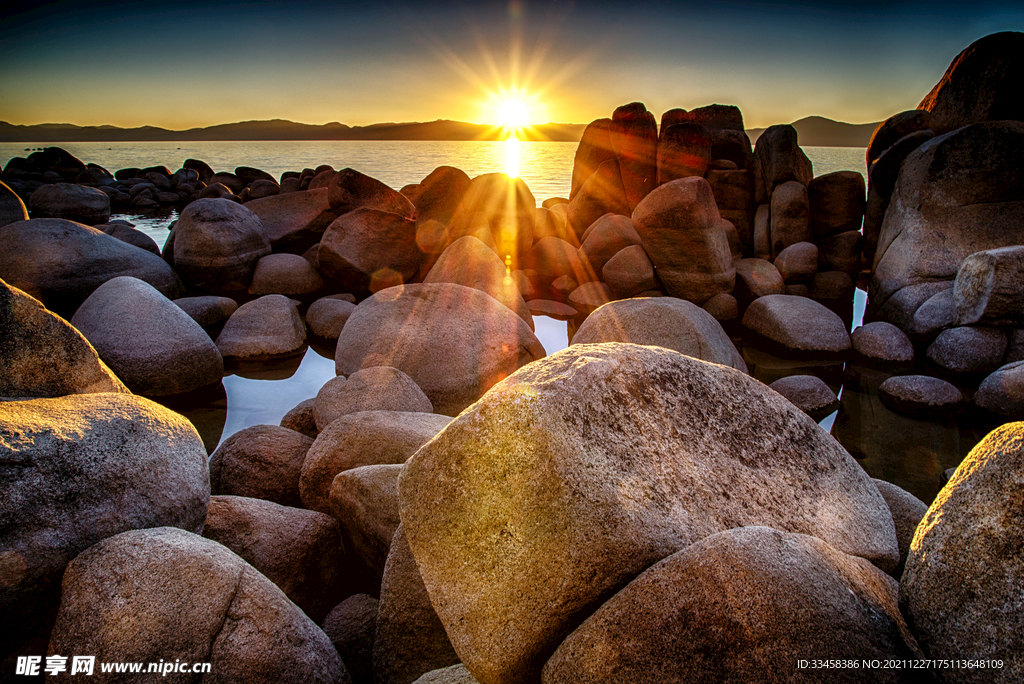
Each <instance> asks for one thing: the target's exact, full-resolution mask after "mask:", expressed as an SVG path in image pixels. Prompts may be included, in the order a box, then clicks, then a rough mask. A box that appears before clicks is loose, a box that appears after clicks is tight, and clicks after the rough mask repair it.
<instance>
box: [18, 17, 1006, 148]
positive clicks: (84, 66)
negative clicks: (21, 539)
mask: <svg viewBox="0 0 1024 684" xmlns="http://www.w3.org/2000/svg"><path fill="white" fill-rule="evenodd" d="M0 8H2V17H0V93H2V97H0V120H3V121H7V122H9V123H15V124H37V123H74V124H79V125H101V124H112V125H116V126H123V127H131V126H141V125H154V126H162V127H164V128H171V129H184V128H190V127H194V126H208V125H212V124H218V123H228V122H234V121H244V120H251V119H271V118H281V119H290V120H292V121H300V122H304V123H311V124H322V123H327V122H331V121H340V122H342V123H346V124H349V125H365V124H370V123H376V122H386V121H431V120H434V119H456V120H462V121H471V122H476V123H495V122H496V117H497V116H498V111H497V110H498V108H499V105H500V100H502V99H504V98H507V97H508V93H509V91H513V90H514V91H516V92H517V93H518V95H519V96H520V97H521V98H523V99H525V101H526V105H527V107H528V117H529V119H530V120H531V123H543V122H547V121H556V122H565V123H586V122H589V121H591V120H593V119H596V118H599V117H604V116H610V115H611V112H612V110H613V109H614V108H615V107H616V106H618V105H620V104H624V103H628V102H632V101H641V102H644V103H645V104H646V105H647V107H648V109H650V110H651V111H652V112H654V113H655V115H656V116H659V117H660V115H661V113H662V112H663V111H665V110H667V109H671V108H673V107H683V108H686V109H691V108H694V107H698V106H701V105H705V104H710V103H713V102H718V103H724V104H736V105H738V106H739V107H740V108H741V109H742V110H743V113H744V117H745V123H746V125H747V126H748V127H755V126H766V125H769V124H773V123H783V122H791V121H794V120H796V119H799V118H801V117H804V116H808V115H812V114H818V115H822V116H827V117H830V118H833V119H837V120H841V121H848V122H851V123H865V122H871V121H878V120H881V119H884V118H886V117H888V116H890V115H892V114H894V113H896V112H899V111H903V110H906V109H913V108H914V107H915V106H916V105H917V103H918V102H919V101H920V99H921V98H922V97H923V96H924V95H925V94H926V93H927V92H928V90H929V89H930V88H931V87H932V85H934V84H935V82H936V81H937V80H938V79H939V78H940V77H941V76H942V74H943V72H944V71H945V69H946V67H947V66H948V65H949V62H950V60H952V59H953V57H955V56H956V54H957V53H958V52H960V51H961V50H962V49H963V48H965V47H966V46H967V45H968V44H970V43H971V42H972V41H974V40H976V39H978V38H980V37H982V36H984V35H987V34H989V33H994V32H996V31H1005V30H1016V31H1024V4H1022V3H1020V2H988V1H987V0H979V1H977V2H969V3H942V2H873V1H871V0H869V1H868V2H860V3H857V4H856V5H851V6H850V7H849V8H846V9H836V8H832V7H829V6H828V5H827V4H826V3H821V2H802V1H795V2H788V3H768V2H732V1H731V0H707V1H706V2H693V3H690V2H672V3H668V2H665V3H657V2H642V1H641V2H639V3H636V4H629V3H625V2H575V3H569V2H526V1H524V2H520V1H518V0H516V1H514V2H511V3H509V2H417V3H393V2H382V3H368V2H364V3H352V2H318V1H312V2H306V1H303V2H294V3H291V6H289V5H287V4H285V3H281V2H261V1H259V0H249V1H247V2H216V1H215V0H210V1H209V2H191V1H190V0H180V1H173V2H168V3H148V2H137V1H136V2H109V3H104V2H96V3H86V2H78V1H76V2H55V3H46V4H42V5H41V4H40V3H38V2H31V3H29V2H18V1H17V0H14V1H11V0H0Z"/></svg>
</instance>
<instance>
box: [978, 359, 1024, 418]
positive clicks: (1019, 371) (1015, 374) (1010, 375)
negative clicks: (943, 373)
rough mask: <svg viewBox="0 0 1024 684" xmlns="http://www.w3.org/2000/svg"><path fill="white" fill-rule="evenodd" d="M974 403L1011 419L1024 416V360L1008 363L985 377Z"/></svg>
mask: <svg viewBox="0 0 1024 684" xmlns="http://www.w3.org/2000/svg"><path fill="white" fill-rule="evenodd" d="M974 403H975V405H976V406H978V407H980V408H983V409H986V410H988V411H992V412H993V413H997V414H999V415H1001V416H1006V417H1007V418H1009V419H1011V420H1020V419H1021V418H1024V361H1016V362H1014V363H1008V364H1006V365H1005V366H1002V367H1001V368H999V369H998V370H997V371H996V372H994V373H992V375H990V376H988V377H987V378H985V379H984V380H983V381H982V382H981V386H980V387H978V391H977V393H975V395H974Z"/></svg>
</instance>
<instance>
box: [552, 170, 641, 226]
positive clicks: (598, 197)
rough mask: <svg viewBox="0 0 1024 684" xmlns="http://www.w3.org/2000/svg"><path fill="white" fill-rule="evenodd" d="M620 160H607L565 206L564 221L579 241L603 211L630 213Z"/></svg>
mask: <svg viewBox="0 0 1024 684" xmlns="http://www.w3.org/2000/svg"><path fill="white" fill-rule="evenodd" d="M630 212H631V210H630V206H629V202H628V200H627V199H626V191H625V188H624V187H623V185H622V176H621V174H620V169H619V162H618V161H616V160H615V159H608V160H607V161H604V162H602V163H601V165H600V166H598V167H597V169H596V170H595V171H594V173H593V174H591V175H590V176H588V177H587V180H586V182H584V183H583V185H582V186H581V187H580V189H579V191H578V192H577V193H576V194H574V195H573V198H572V199H571V200H570V201H569V206H568V208H567V209H566V223H567V224H568V226H569V227H570V228H571V229H572V231H573V233H574V234H575V235H576V237H577V238H579V239H580V241H583V239H584V238H583V235H584V233H585V232H586V231H587V229H588V228H589V227H590V226H591V225H592V224H593V223H594V222H595V221H597V220H598V219H600V218H601V217H602V216H604V215H605V214H621V215H622V216H627V217H628V216H629V215H630Z"/></svg>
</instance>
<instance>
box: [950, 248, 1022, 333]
mask: <svg viewBox="0 0 1024 684" xmlns="http://www.w3.org/2000/svg"><path fill="white" fill-rule="evenodd" d="M1022 281H1024V246H1022V245H1013V246H1010V247H1002V248H999V249H990V250H986V251H983V252H975V253H974V254H971V255H970V256H968V257H967V258H966V259H964V262H963V264H961V265H960V270H959V271H957V274H956V280H955V281H954V283H953V307H954V308H955V309H956V317H957V321H958V322H959V323H960V325H974V324H976V323H980V324H982V325H1005V326H1021V325H1024V285H1022Z"/></svg>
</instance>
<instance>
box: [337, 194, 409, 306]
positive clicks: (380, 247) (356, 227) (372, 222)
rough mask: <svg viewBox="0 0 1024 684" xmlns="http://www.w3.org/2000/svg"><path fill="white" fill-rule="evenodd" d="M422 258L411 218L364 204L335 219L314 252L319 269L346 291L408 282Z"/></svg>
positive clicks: (374, 290) (375, 290) (375, 288)
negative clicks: (315, 252)
mask: <svg viewBox="0 0 1024 684" xmlns="http://www.w3.org/2000/svg"><path fill="white" fill-rule="evenodd" d="M403 199H404V198H403ZM422 258H423V253H422V252H420V249H419V247H418V246H417V244H416V222H415V221H413V220H412V219H410V218H407V217H405V216H402V215H400V214H396V213H392V212H387V211H383V210H380V209H372V208H368V207H360V208H358V209H355V210H354V211H350V212H348V213H346V214H342V215H341V216H339V217H338V218H337V219H335V221H334V222H333V223H331V225H330V226H328V228H327V231H326V232H325V233H324V236H323V239H321V240H320V248H319V250H318V251H317V264H318V267H319V268H320V270H321V271H322V272H323V273H324V275H327V276H330V277H332V278H335V279H336V280H337V281H338V283H339V284H340V285H341V286H342V287H344V288H346V289H347V290H349V291H362V290H369V291H371V292H377V291H378V290H382V289H384V288H386V287H392V286H394V285H401V284H402V283H404V282H408V280H409V279H410V278H412V277H413V276H414V275H415V274H416V272H417V270H418V269H419V265H420V260H421V259H422Z"/></svg>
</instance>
